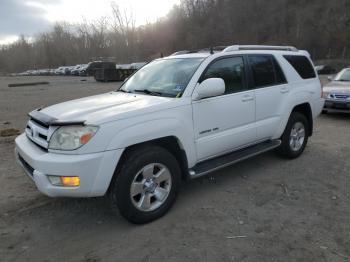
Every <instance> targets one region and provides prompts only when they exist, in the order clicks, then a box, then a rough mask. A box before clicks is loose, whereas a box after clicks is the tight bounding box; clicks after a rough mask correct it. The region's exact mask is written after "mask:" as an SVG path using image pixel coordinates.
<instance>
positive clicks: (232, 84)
mask: <svg viewBox="0 0 350 262" xmlns="http://www.w3.org/2000/svg"><path fill="white" fill-rule="evenodd" d="M243 76H244V62H243V58H242V57H230V58H224V59H220V60H218V61H216V62H214V63H213V64H211V65H209V67H208V69H207V70H206V72H205V73H204V75H203V76H202V78H201V82H202V81H204V80H205V79H208V78H222V79H223V80H224V81H225V86H226V88H225V94H230V93H236V92H239V91H242V90H245V89H246V88H245V85H244V82H243Z"/></svg>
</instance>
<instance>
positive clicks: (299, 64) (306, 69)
mask: <svg viewBox="0 0 350 262" xmlns="http://www.w3.org/2000/svg"><path fill="white" fill-rule="evenodd" d="M283 57H284V58H285V59H286V60H287V61H288V62H289V64H291V66H293V68H294V69H295V71H297V72H298V74H299V75H300V77H301V78H303V79H310V78H315V77H316V73H315V70H314V68H313V66H312V64H311V63H310V60H309V59H308V58H307V57H305V56H301V55H284V56H283Z"/></svg>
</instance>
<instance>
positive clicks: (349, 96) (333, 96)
mask: <svg viewBox="0 0 350 262" xmlns="http://www.w3.org/2000/svg"><path fill="white" fill-rule="evenodd" d="M331 97H332V98H335V99H349V98H350V94H332V95H331Z"/></svg>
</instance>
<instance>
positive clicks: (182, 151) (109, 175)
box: [15, 45, 324, 223]
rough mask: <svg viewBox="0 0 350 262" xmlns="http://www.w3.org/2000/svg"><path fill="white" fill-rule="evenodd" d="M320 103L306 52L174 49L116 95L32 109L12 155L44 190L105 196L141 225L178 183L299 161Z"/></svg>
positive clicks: (167, 201)
mask: <svg viewBox="0 0 350 262" xmlns="http://www.w3.org/2000/svg"><path fill="white" fill-rule="evenodd" d="M323 105H324V100H323V99H322V90H321V84H320V81H319V78H318V77H317V73H316V72H315V70H314V67H313V65H312V62H311V60H310V56H309V54H308V52H306V51H300V50H297V49H296V48H294V47H283V46H237V45H235V46H229V47H226V48H225V49H223V50H220V51H218V50H214V49H211V50H207V51H206V50H204V51H200V52H197V53H194V52H179V53H177V54H175V55H172V56H169V57H165V58H161V59H157V60H154V61H153V62H151V63H149V64H147V65H146V66H144V67H143V68H142V69H140V70H139V71H137V72H136V73H135V74H134V75H132V76H131V77H130V78H129V79H128V80H126V81H125V82H124V83H123V85H122V86H121V88H120V89H119V90H117V91H115V92H110V93H107V94H101V95H96V96H92V97H87V98H82V99H77V100H73V101H69V102H65V103H61V104H57V105H54V106H50V107H46V108H39V109H37V110H34V111H32V112H31V113H29V121H28V123H27V126H26V128H25V132H24V133H23V134H21V135H20V136H18V137H17V138H16V149H15V151H16V156H17V160H18V162H19V164H20V165H21V166H22V167H23V169H24V171H25V173H26V174H27V175H28V176H29V177H30V178H31V179H32V180H33V181H34V182H35V185H36V187H37V188H38V190H39V191H41V192H42V193H43V194H45V195H48V196H51V197H97V196H104V195H106V194H107V195H108V196H109V199H110V202H111V204H112V205H111V206H112V207H113V208H118V209H119V211H120V213H121V214H122V215H123V216H124V217H125V218H126V219H127V220H129V221H130V222H133V223H147V222H150V221H152V220H154V219H157V218H159V217H160V216H162V215H164V214H165V213H166V212H167V211H168V210H169V208H170V207H171V205H172V204H173V203H174V201H175V198H176V194H177V191H178V188H179V185H180V182H181V180H183V179H186V178H197V177H200V176H202V175H205V174H208V173H209V172H212V171H215V170H218V169H220V168H223V167H226V166H228V165H231V164H234V163H237V162H239V161H241V160H244V159H247V158H249V157H253V156H255V155H257V154H260V153H263V152H266V151H269V150H273V149H274V150H276V151H277V152H279V153H280V154H281V155H283V156H285V157H287V158H296V157H298V156H300V155H301V154H302V152H303V151H304V148H305V146H306V144H307V141H308V138H309V137H310V136H311V135H312V131H313V121H314V119H315V118H316V117H317V116H318V115H319V113H320V112H321V110H322V108H323Z"/></svg>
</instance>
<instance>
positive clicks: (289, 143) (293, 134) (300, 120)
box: [277, 112, 309, 158]
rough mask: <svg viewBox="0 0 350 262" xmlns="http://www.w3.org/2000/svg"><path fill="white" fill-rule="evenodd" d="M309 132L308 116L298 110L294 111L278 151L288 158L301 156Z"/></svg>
mask: <svg viewBox="0 0 350 262" xmlns="http://www.w3.org/2000/svg"><path fill="white" fill-rule="evenodd" d="M308 134H309V123H308V120H307V118H306V117H305V116H304V115H303V114H301V113H298V112H293V113H292V114H291V116H290V118H289V120H288V123H287V126H286V129H285V130H284V132H283V135H282V137H281V141H282V143H281V146H280V147H279V149H278V151H277V152H278V153H279V154H280V155H282V156H284V157H287V158H297V157H299V156H300V155H301V154H302V153H303V152H304V149H305V147H306V144H307V141H308Z"/></svg>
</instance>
